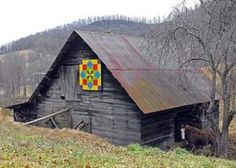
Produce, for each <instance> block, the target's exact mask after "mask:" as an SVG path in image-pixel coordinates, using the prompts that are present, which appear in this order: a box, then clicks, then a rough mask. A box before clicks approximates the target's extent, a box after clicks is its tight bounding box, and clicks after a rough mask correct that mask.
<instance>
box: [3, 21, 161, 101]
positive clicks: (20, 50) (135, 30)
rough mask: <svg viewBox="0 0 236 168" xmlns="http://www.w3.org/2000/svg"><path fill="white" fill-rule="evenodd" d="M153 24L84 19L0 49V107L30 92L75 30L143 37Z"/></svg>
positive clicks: (152, 27) (25, 38)
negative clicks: (29, 89)
mask: <svg viewBox="0 0 236 168" xmlns="http://www.w3.org/2000/svg"><path fill="white" fill-rule="evenodd" d="M156 25H157V24H147V23H146V22H145V21H143V20H139V19H137V18H132V19H131V18H128V17H122V16H111V17H109V16H107V17H101V18H96V17H95V18H88V19H87V20H79V21H76V22H73V23H70V24H65V25H62V26H58V27H56V28H54V29H50V30H45V31H43V32H39V33H36V34H34V35H30V36H27V37H24V38H21V39H19V40H16V41H13V42H11V43H9V44H7V45H3V46H1V47H0V70H1V71H0V82H1V83H0V87H1V90H0V104H1V102H2V101H3V100H4V99H15V97H18V95H23V96H24V95H25V96H26V95H29V94H27V93H26V91H23V92H25V94H19V93H21V92H22V89H23V90H27V89H28V88H29V87H30V88H34V87H35V86H36V85H37V84H38V82H39V81H40V79H41V78H42V76H43V74H45V72H46V71H47V70H48V68H49V66H50V65H51V63H52V61H53V60H54V58H55V57H56V56H57V54H58V52H59V51H60V49H61V48H62V46H63V44H64V43H65V41H66V39H67V38H68V37H69V35H70V34H71V32H72V31H73V30H75V29H77V30H78V29H79V30H88V31H97V32H110V33H117V34H125V35H133V36H144V35H145V34H147V32H150V31H151V30H152V29H154V27H155V26H156Z"/></svg>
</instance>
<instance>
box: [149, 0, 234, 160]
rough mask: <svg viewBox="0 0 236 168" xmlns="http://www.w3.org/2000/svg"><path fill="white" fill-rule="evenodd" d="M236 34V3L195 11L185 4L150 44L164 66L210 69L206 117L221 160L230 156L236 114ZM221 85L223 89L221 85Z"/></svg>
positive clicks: (221, 1) (209, 1) (204, 4)
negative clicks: (217, 115)
mask: <svg viewBox="0 0 236 168" xmlns="http://www.w3.org/2000/svg"><path fill="white" fill-rule="evenodd" d="M235 31H236V1H235V0H205V1H204V0H199V5H198V6H197V7H195V9H187V8H186V7H185V3H184V2H183V3H182V4H181V5H180V6H179V7H177V8H176V9H174V11H173V13H172V14H171V15H170V18H169V19H168V20H167V21H166V22H165V23H163V31H161V32H160V31H159V32H157V33H155V34H154V35H152V36H151V38H150V40H149V44H151V45H150V46H155V47H157V49H158V51H161V56H160V57H158V58H159V62H160V63H163V60H165V61H166V60H171V59H174V60H175V61H176V62H177V64H178V66H179V67H180V68H182V69H188V68H190V67H207V68H208V70H209V72H210V74H211V78H210V81H211V91H210V96H209V97H210V98H209V102H210V105H209V106H208V107H207V109H206V113H207V116H208V119H209V120H210V122H211V124H212V127H213V128H214V130H215V131H216V135H217V138H216V142H217V143H216V153H217V155H220V156H226V155H227V154H228V143H227V142H228V136H229V125H230V123H231V121H232V119H233V117H234V115H235V114H236V108H235V93H236V90H235V84H236V83H235V82H236V32H235ZM150 46H149V47H150ZM160 46H161V47H160ZM155 47H152V48H155ZM160 49H161V50H160ZM218 81H220V85H217V82H218ZM217 95H219V96H220V98H221V101H222V106H223V108H222V109H223V110H222V111H223V117H222V125H219V124H218V122H217V121H216V120H215V119H214V117H213V115H214V114H213V111H214V109H215V108H216V106H217V104H216V101H215V100H216V96H217Z"/></svg>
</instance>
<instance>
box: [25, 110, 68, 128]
mask: <svg viewBox="0 0 236 168" xmlns="http://www.w3.org/2000/svg"><path fill="white" fill-rule="evenodd" d="M69 110H70V109H69V108H67V109H62V110H60V111H57V112H55V113H52V114H49V115H47V116H44V117H41V118H38V119H36V120H33V121H30V122H27V123H24V124H23V125H30V124H34V123H37V122H39V121H42V120H45V119H48V118H51V117H53V116H56V115H59V114H62V113H65V112H68V111H69Z"/></svg>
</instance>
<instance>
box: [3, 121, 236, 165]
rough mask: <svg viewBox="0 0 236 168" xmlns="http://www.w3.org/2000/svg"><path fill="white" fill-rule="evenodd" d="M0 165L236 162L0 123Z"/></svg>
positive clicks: (214, 163) (230, 163) (77, 132)
mask: <svg viewBox="0 0 236 168" xmlns="http://www.w3.org/2000/svg"><path fill="white" fill-rule="evenodd" d="M0 167H25V168H29V167H77V168H79V167H86V168H89V167H92V168H93V167H109V168H110V167H121V168H122V167H129V168H132V167H135V168H136V167H144V168H146V167H147V168H152V167H157V168H158V167H171V168H175V167H180V168H182V167H188V168H191V167H192V168H197V167H203V168H204V167H206V168H211V167H212V168H215V167H219V168H223V167H236V161H230V160H224V159H216V158H207V157H204V156H194V155H192V154H190V153H188V152H187V151H185V150H183V149H179V148H177V149H175V150H173V151H170V152H163V151H160V150H159V149H158V148H147V147H141V146H139V145H137V144H133V145H129V146H126V147H117V146H114V145H111V144H109V143H108V142H106V141H105V140H103V139H101V138H99V137H96V136H94V135H90V134H86V133H83V132H79V131H73V130H66V129H62V130H51V129H46V128H38V127H25V126H22V125H21V124H19V123H14V122H3V121H2V122H0Z"/></svg>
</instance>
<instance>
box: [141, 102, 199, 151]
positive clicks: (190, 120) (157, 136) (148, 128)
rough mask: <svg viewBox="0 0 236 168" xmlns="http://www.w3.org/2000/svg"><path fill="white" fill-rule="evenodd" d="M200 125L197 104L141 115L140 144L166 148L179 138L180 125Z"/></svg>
mask: <svg viewBox="0 0 236 168" xmlns="http://www.w3.org/2000/svg"><path fill="white" fill-rule="evenodd" d="M181 124H190V125H193V126H196V127H201V112H200V110H199V108H198V106H185V107H180V108H175V109H171V110H165V111H162V112H156V113H152V114H147V115H143V116H142V119H141V138H142V144H145V145H152V146H158V147H160V148H162V149H166V147H167V146H170V145H171V144H172V143H174V142H176V141H179V139H180V135H181V134H180V125H181Z"/></svg>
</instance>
